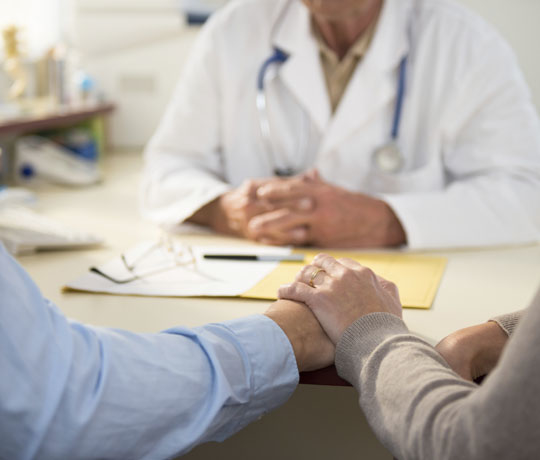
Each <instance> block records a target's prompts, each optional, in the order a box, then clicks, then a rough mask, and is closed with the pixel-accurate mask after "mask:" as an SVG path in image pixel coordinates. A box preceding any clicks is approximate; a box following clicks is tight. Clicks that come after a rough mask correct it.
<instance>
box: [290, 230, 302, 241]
mask: <svg viewBox="0 0 540 460" xmlns="http://www.w3.org/2000/svg"><path fill="white" fill-rule="evenodd" d="M291 236H292V237H293V238H294V239H295V240H302V239H304V238H305V237H306V230H305V229H303V228H297V229H295V230H292V231H291Z"/></svg>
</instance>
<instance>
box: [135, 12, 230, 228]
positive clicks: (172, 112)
mask: <svg viewBox="0 0 540 460" xmlns="http://www.w3.org/2000/svg"><path fill="white" fill-rule="evenodd" d="M219 16H220V15H215V16H212V18H211V19H210V20H209V23H207V24H206V25H205V27H204V28H203V29H202V31H201V32H200V34H199V36H198V38H197V41H196V43H195V45H194V47H193V50H192V51H191V54H190V57H189V58H188V60H187V62H186V67H185V68H184V71H183V74H182V77H181V79H180V81H179V83H178V85H177V88H176V91H175V93H174V95H173V97H172V99H171V101H170V103H169V106H168V108H167V110H166V112H165V115H164V117H163V119H162V120H161V123H160V125H159V126H158V129H157V131H156V133H155V134H154V136H153V137H152V139H151V140H150V142H149V144H148V146H147V148H146V150H145V154H144V157H145V168H144V175H143V181H142V187H141V197H140V203H141V208H142V209H141V210H142V214H143V216H144V217H146V218H148V219H150V220H152V221H154V222H157V223H159V224H162V225H164V226H168V227H170V226H174V225H176V224H179V223H181V222H183V221H184V220H185V219H187V218H188V217H190V216H191V215H193V213H194V212H195V211H197V210H198V209H200V208H201V207H202V206H204V205H205V204H207V203H209V202H211V201H213V200H214V199H215V198H217V197H218V196H220V195H221V194H223V193H224V192H226V191H227V190H229V189H230V186H229V185H228V184H227V183H226V182H225V180H224V178H223V177H222V174H223V173H222V156H221V140H220V138H221V132H220V130H221V128H220V124H219V115H220V110H221V105H222V99H221V95H220V86H219V84H218V78H219V75H220V59H221V56H220V54H219V41H218V40H216V38H215V36H214V35H215V34H214V29H215V26H214V24H215V22H216V21H219Z"/></svg>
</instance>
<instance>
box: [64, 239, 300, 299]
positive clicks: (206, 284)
mask: <svg viewBox="0 0 540 460" xmlns="http://www.w3.org/2000/svg"><path fill="white" fill-rule="evenodd" d="M154 246H155V242H148V241H147V242H144V243H141V244H139V245H137V246H135V247H134V248H132V249H130V250H128V251H126V252H125V253H124V257H125V260H126V262H127V263H128V264H131V265H134V266H135V267H134V268H133V269H132V270H131V271H130V270H128V269H127V268H126V264H125V263H124V262H123V261H122V259H121V257H120V256H119V257H117V258H115V259H113V260H111V261H109V262H107V263H105V264H103V265H100V266H99V267H97V268H98V269H99V270H100V271H102V272H103V273H105V274H107V275H108V276H110V277H112V278H114V279H115V280H117V281H126V280H127V281H128V282H124V283H118V282H113V281H110V280H108V279H107V278H105V277H104V276H101V275H99V274H97V273H93V272H87V273H85V274H84V275H82V276H80V277H79V278H77V279H75V280H74V281H72V282H70V283H68V284H67V285H66V287H67V288H69V289H73V290H77V291H86V292H99V293H110V294H124V295H142V296H155V297H159V296H166V297H200V296H208V297H235V296H238V295H240V294H243V293H244V292H246V291H247V290H248V289H250V288H251V287H253V286H255V284H257V283H258V282H259V281H260V280H262V279H263V278H264V277H265V276H266V275H268V274H269V273H270V272H271V271H272V270H274V269H275V268H276V267H277V265H278V263H279V262H260V261H253V262H251V261H233V260H206V259H204V258H203V255H204V254H209V253H212V254H231V253H234V254H257V255H259V254H272V255H287V254H290V253H291V249H290V248H276V247H261V246H253V247H249V246H248V247H246V246H242V247H234V248H231V247H230V246H228V247H220V246H208V247H203V246H191V251H192V253H193V255H194V257H195V263H187V262H188V261H189V260H191V258H190V254H189V253H188V252H186V251H185V250H184V251H182V254H181V255H180V257H177V258H176V259H174V258H172V257H171V256H170V254H167V252H166V251H165V250H164V249H163V248H158V249H155V248H154V249H153V247H154ZM175 248H176V249H178V247H176V246H175ZM178 263H180V264H182V263H186V265H178ZM134 274H135V275H139V278H138V279H134V280H133V281H129V280H130V279H132V278H133V277H134Z"/></svg>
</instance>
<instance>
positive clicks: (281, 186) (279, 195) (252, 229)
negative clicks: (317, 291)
mask: <svg viewBox="0 0 540 460" xmlns="http://www.w3.org/2000/svg"><path fill="white" fill-rule="evenodd" d="M189 220H190V221H191V222H195V223H199V224H204V225H210V226H211V227H212V228H214V229H215V230H216V231H218V232H221V233H226V234H232V235H237V236H242V237H246V238H249V239H252V240H255V241H258V242H261V243H264V244H272V245H314V246H318V247H384V246H397V245H400V244H404V243H405V242H406V236H405V232H404V230H403V227H402V226H401V223H400V222H399V219H398V218H397V217H396V215H395V214H394V212H393V211H392V209H391V208H390V206H388V205H387V204H386V203H385V202H384V201H382V200H379V199H376V198H373V197H370V196H368V195H365V194H362V193H358V192H351V191H348V190H345V189H343V188H341V187H338V186H335V185H332V184H330V183H328V182H326V181H324V180H323V179H322V178H321V177H320V175H319V173H318V171H317V170H315V169H312V170H309V171H307V172H306V173H304V174H300V175H297V176H294V177H291V178H269V179H254V180H247V181H245V182H244V183H243V184H242V185H241V186H240V187H238V188H236V189H232V190H230V191H228V192H226V193H224V194H223V195H222V196H220V197H219V198H218V199H217V200H214V201H213V202H212V203H210V204H209V205H207V206H205V207H204V208H203V209H201V210H200V211H199V212H197V213H196V214H195V215H194V216H192V217H191V218H190V219H189Z"/></svg>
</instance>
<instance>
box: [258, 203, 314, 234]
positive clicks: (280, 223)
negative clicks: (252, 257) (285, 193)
mask: <svg viewBox="0 0 540 460" xmlns="http://www.w3.org/2000/svg"><path fill="white" fill-rule="evenodd" d="M310 221H311V218H310V216H309V214H305V213H301V212H293V211H291V210H289V209H277V210H275V211H270V212H266V213H264V214H260V215H258V216H255V217H253V218H252V219H251V220H250V222H249V230H250V231H251V232H252V233H253V234H254V235H278V234H285V233H287V232H288V231H290V230H293V229H295V228H298V227H305V226H307V225H309V223H310Z"/></svg>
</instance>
